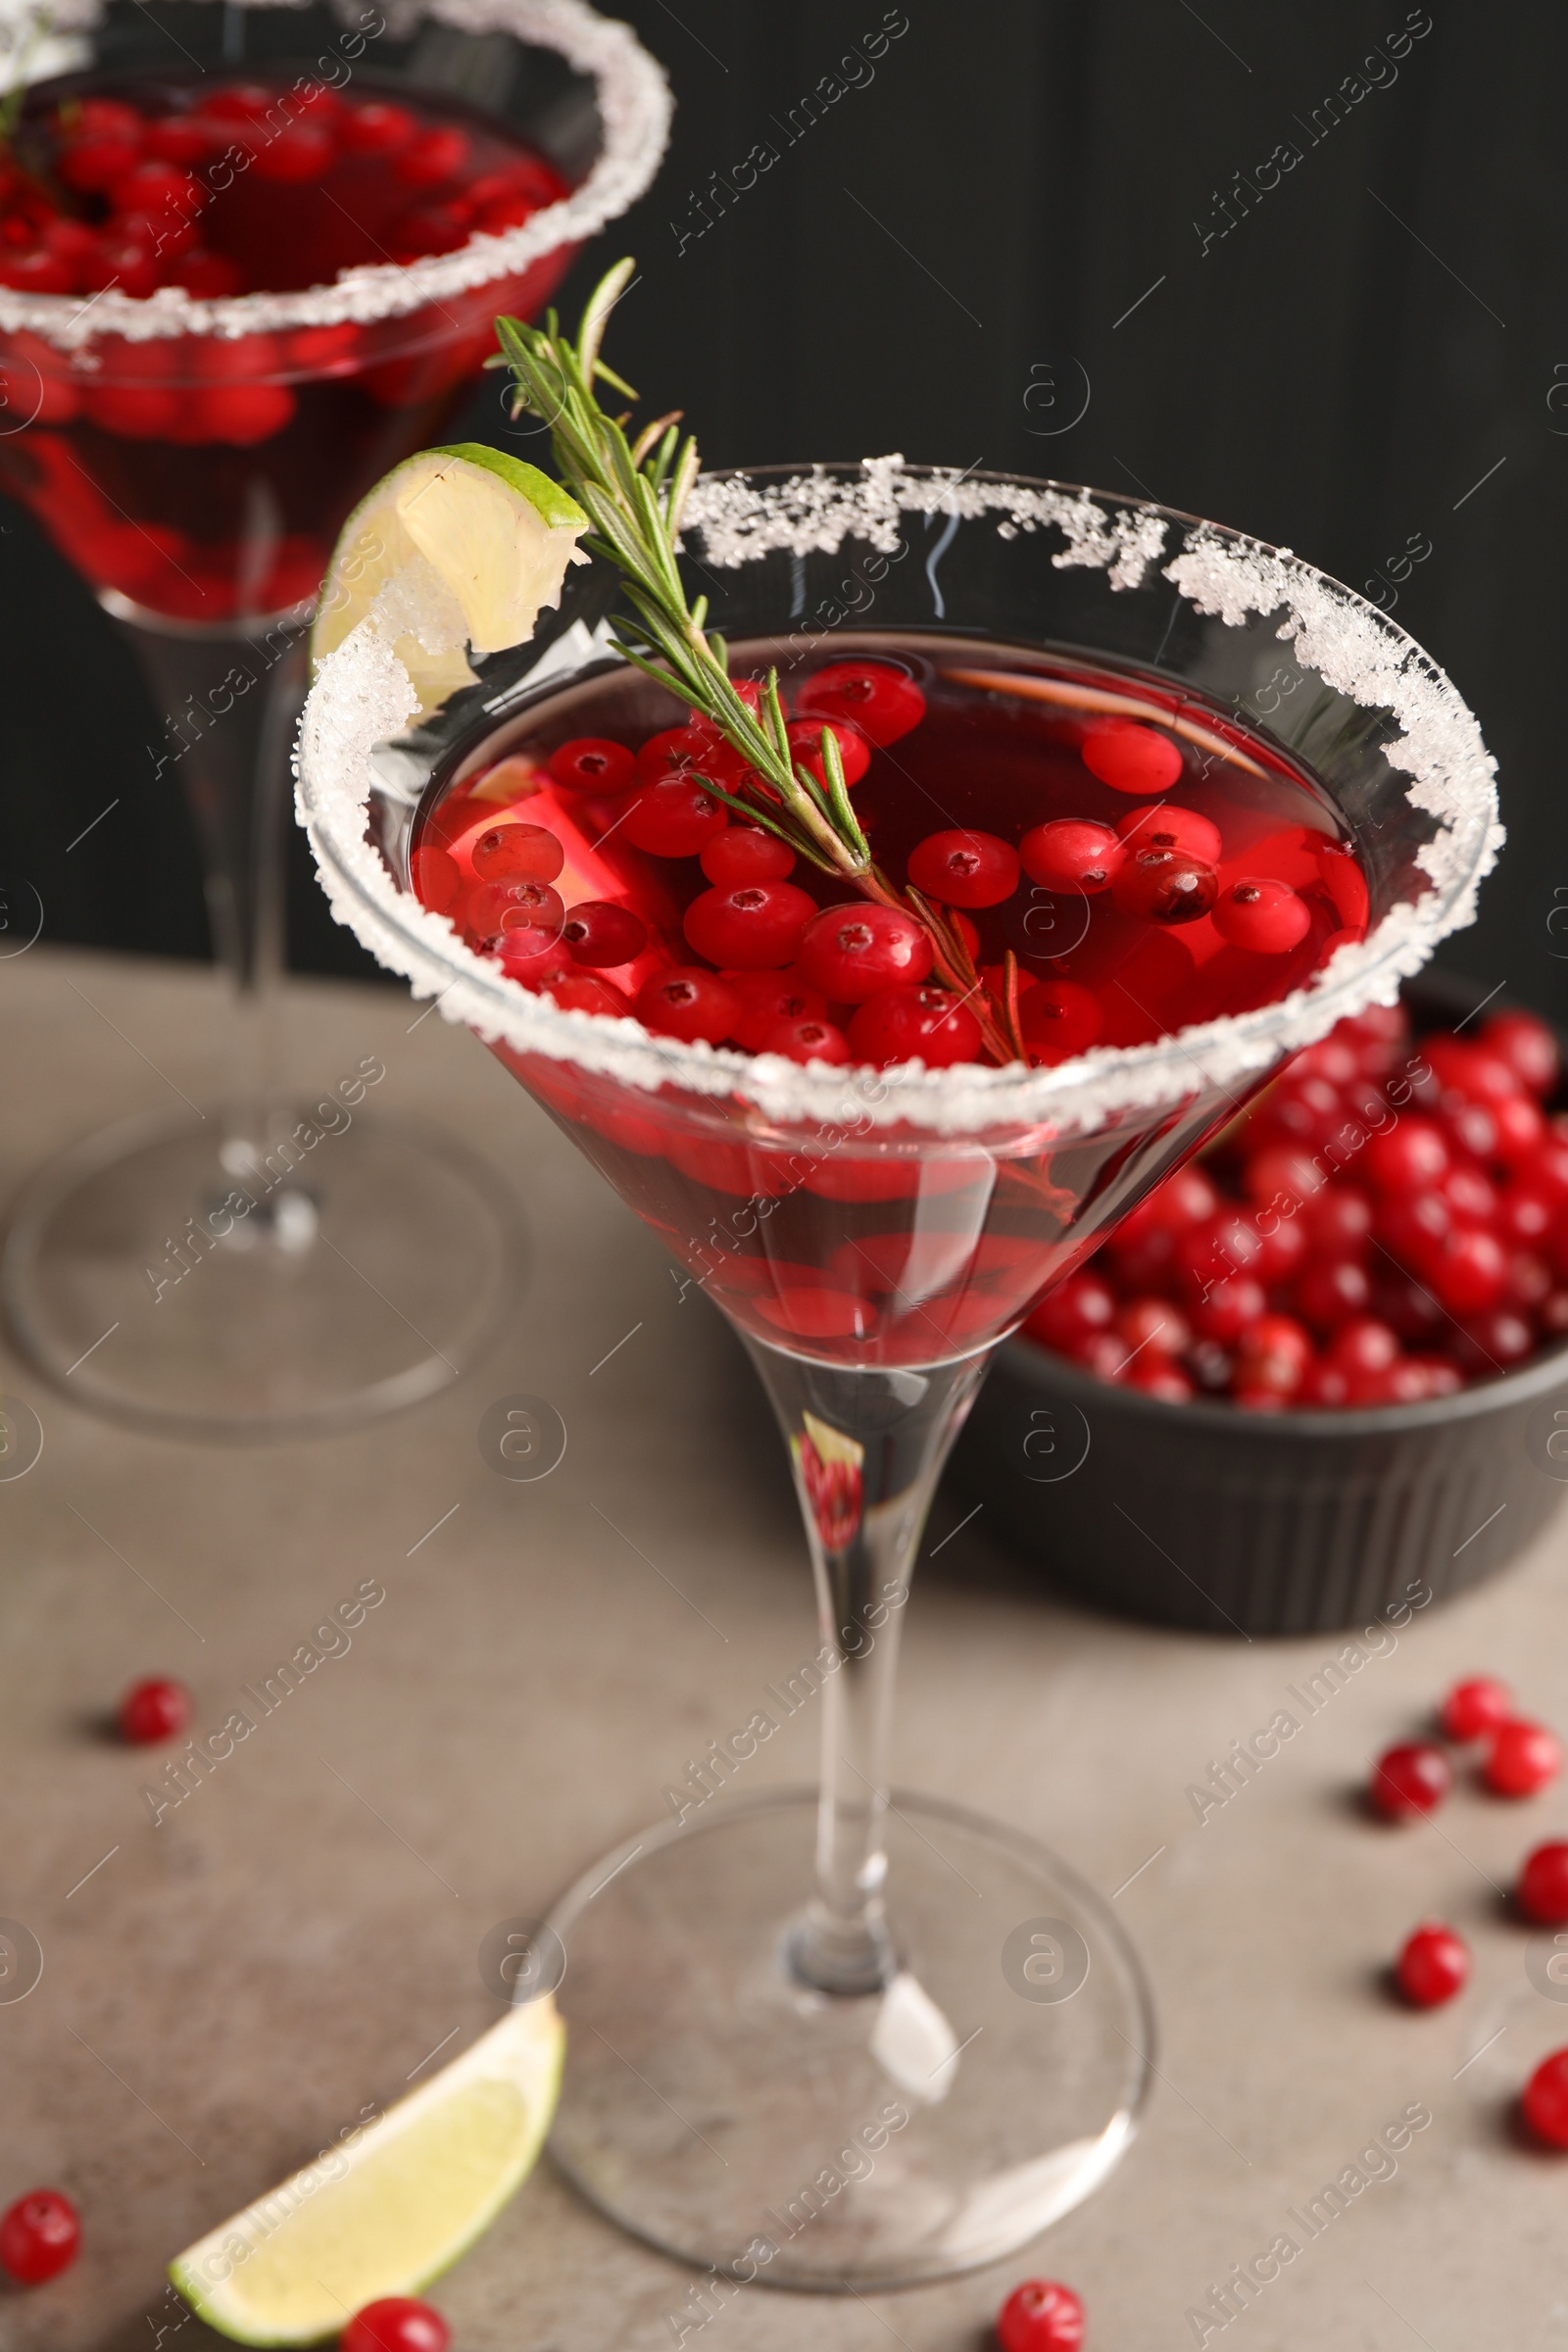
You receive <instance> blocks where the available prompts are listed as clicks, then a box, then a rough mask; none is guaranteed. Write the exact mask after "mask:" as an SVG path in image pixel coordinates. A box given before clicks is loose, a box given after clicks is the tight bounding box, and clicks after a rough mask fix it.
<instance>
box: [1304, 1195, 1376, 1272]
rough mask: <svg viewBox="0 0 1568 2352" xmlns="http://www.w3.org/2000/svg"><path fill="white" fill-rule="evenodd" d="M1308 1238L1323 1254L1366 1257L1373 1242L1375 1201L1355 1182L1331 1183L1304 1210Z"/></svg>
mask: <svg viewBox="0 0 1568 2352" xmlns="http://www.w3.org/2000/svg"><path fill="white" fill-rule="evenodd" d="M1303 1213H1304V1218H1305V1224H1306V1232H1307V1238H1308V1240H1309V1241H1310V1243H1311V1245H1312V1249H1313V1250H1314V1251H1315V1252H1316V1254H1317V1255H1318V1256H1319V1257H1323V1258H1358V1259H1359V1258H1363V1257H1365V1255H1366V1253H1367V1250H1369V1249H1370V1247H1371V1243H1372V1202H1371V1200H1370V1199H1369V1197H1368V1196H1367V1195H1366V1194H1365V1193H1363V1192H1361V1191H1360V1190H1359V1189H1358V1188H1357V1187H1356V1186H1354V1185H1351V1184H1327V1185H1325V1186H1324V1187H1323V1189H1322V1191H1321V1192H1319V1193H1316V1194H1314V1195H1313V1197H1312V1199H1311V1200H1310V1201H1308V1202H1307V1204H1306V1208H1305V1210H1304V1212H1303Z"/></svg>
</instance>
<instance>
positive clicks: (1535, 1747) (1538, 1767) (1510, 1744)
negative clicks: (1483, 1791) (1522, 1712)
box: [1481, 1715, 1562, 1796]
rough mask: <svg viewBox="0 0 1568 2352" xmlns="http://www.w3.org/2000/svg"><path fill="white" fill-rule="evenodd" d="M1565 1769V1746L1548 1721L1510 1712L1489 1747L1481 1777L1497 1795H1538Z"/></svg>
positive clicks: (1499, 1725) (1498, 1727) (1497, 1729)
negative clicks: (1560, 1742) (1530, 1720)
mask: <svg viewBox="0 0 1568 2352" xmlns="http://www.w3.org/2000/svg"><path fill="white" fill-rule="evenodd" d="M1561 1770H1562V1748H1561V1745H1560V1744H1559V1742H1558V1740H1557V1739H1556V1736H1555V1735H1554V1734H1553V1733H1551V1732H1548V1731H1547V1729H1546V1727H1545V1725H1544V1723H1528V1722H1526V1721H1525V1719H1524V1718H1523V1717H1522V1716H1517V1715H1516V1716H1510V1717H1509V1719H1508V1721H1507V1722H1506V1723H1499V1724H1498V1726H1497V1728H1496V1730H1495V1732H1494V1733H1493V1735H1492V1739H1491V1741H1490V1743H1489V1745H1488V1748H1487V1756H1486V1761H1485V1763H1484V1764H1483V1765H1482V1767H1481V1777H1482V1779H1483V1780H1484V1781H1485V1782H1486V1784H1487V1787H1488V1788H1489V1789H1491V1790H1492V1792H1493V1794H1494V1795H1495V1796H1534V1795H1535V1794H1536V1793H1537V1791H1538V1790H1539V1789H1544V1788H1545V1787H1546V1786H1547V1784H1548V1782H1551V1781H1554V1780H1555V1779H1556V1778H1557V1775H1558V1773H1559V1772H1560V1771H1561Z"/></svg>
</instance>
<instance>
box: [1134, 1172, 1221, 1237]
mask: <svg viewBox="0 0 1568 2352" xmlns="http://www.w3.org/2000/svg"><path fill="white" fill-rule="evenodd" d="M1218 1208H1219V1195H1218V1193H1216V1192H1215V1190H1214V1187H1213V1185H1212V1184H1211V1183H1210V1182H1209V1179H1208V1178H1207V1177H1206V1176H1205V1175H1204V1173H1203V1171H1202V1169H1201V1168H1195V1167H1191V1166H1189V1167H1185V1168H1178V1169H1177V1170H1176V1172H1175V1174H1174V1175H1173V1176H1167V1177H1166V1178H1165V1179H1164V1181H1163V1183H1160V1184H1156V1185H1155V1187H1154V1189H1153V1191H1152V1193H1150V1194H1149V1195H1148V1196H1147V1198H1146V1199H1145V1200H1143V1201H1139V1203H1138V1205H1137V1207H1136V1208H1134V1209H1132V1210H1131V1211H1130V1212H1129V1214H1128V1215H1127V1216H1126V1217H1124V1218H1123V1219H1122V1223H1121V1227H1120V1230H1121V1232H1123V1233H1126V1232H1127V1231H1128V1229H1129V1228H1130V1227H1134V1226H1136V1224H1137V1223H1138V1222H1140V1221H1142V1222H1143V1223H1145V1224H1148V1225H1152V1226H1154V1227H1156V1228H1158V1230H1160V1231H1161V1232H1164V1233H1185V1232H1186V1231H1187V1229H1188V1227H1189V1226H1191V1225H1203V1224H1206V1223H1207V1221H1208V1219H1209V1218H1210V1217H1212V1216H1213V1215H1214V1214H1215V1213H1216V1212H1217V1210H1218Z"/></svg>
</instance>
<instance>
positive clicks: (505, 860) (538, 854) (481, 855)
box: [471, 824, 566, 882]
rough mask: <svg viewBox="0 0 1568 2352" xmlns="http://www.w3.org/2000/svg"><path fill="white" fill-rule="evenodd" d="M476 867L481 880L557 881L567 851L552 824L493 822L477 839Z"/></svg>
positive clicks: (474, 847) (475, 870)
mask: <svg viewBox="0 0 1568 2352" xmlns="http://www.w3.org/2000/svg"><path fill="white" fill-rule="evenodd" d="M471 856H472V859H473V870H474V872H475V873H476V874H477V875H478V877H479V879H480V881H481V882H554V881H555V879H556V877H557V875H558V874H559V873H560V872H561V869H562V867H563V866H564V864H565V862H566V853H565V851H564V849H563V848H562V846H561V844H560V842H559V841H558V840H557V839H556V836H555V835H554V833H552V832H551V831H550V830H549V828H548V826H545V825H521V824H506V825H491V826H489V827H488V828H487V829H486V831H484V832H483V833H481V834H480V835H479V836H478V838H477V840H476V841H475V842H474V845H473V849H472V852H471Z"/></svg>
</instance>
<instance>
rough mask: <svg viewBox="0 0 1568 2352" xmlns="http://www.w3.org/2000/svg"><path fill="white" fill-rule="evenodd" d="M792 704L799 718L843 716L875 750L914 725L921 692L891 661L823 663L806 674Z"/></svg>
mask: <svg viewBox="0 0 1568 2352" xmlns="http://www.w3.org/2000/svg"><path fill="white" fill-rule="evenodd" d="M795 708H796V711H798V712H799V713H800V715H801V716H802V717H803V718H838V719H843V720H845V721H847V722H848V723H849V724H850V725H851V726H854V727H858V729H859V732H860V733H861V734H862V735H863V736H864V737H865V740H866V742H867V743H873V744H875V745H876V746H877V748H878V749H879V750H880V749H881V748H882V747H883V746H884V745H886V744H890V743H897V742H898V740H899V738H900V736H901V735H907V734H909V733H911V732H912V730H913V729H914V728H915V727H917V726H918V725H919V724H920V721H921V719H922V718H924V716H925V696H924V695H923V694H922V693H921V691H920V689H919V687H918V686H917V685H916V684H915V682H914V680H913V679H912V678H911V677H909V676H908V675H907V673H906V672H905V671H904V670H902V669H899V668H896V667H895V666H894V664H893V663H892V662H828V663H827V664H826V666H825V667H824V668H822V669H819V670H817V671H816V672H815V674H814V675H813V676H811V677H809V678H808V679H807V681H806V683H805V685H804V686H803V687H802V688H801V691H800V693H799V694H798V695H797V696H796V698H795Z"/></svg>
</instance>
